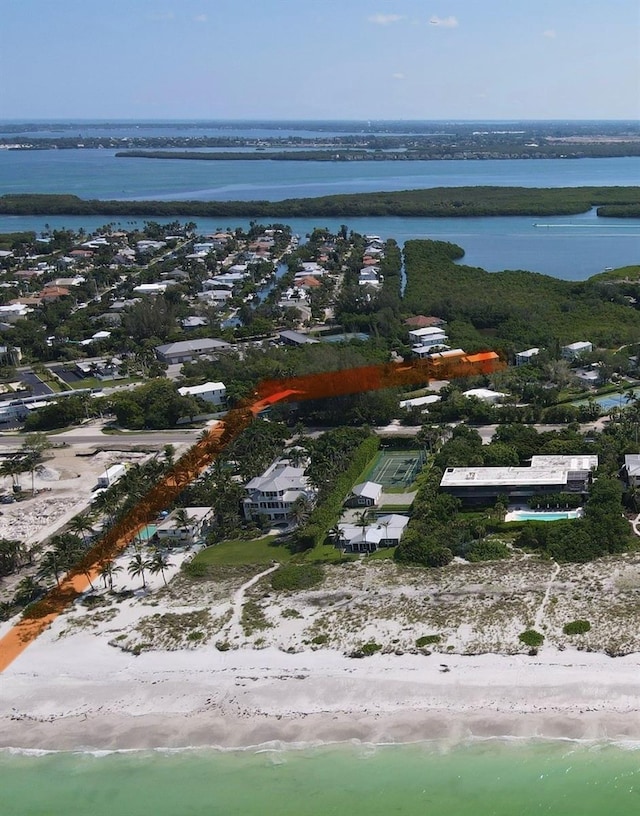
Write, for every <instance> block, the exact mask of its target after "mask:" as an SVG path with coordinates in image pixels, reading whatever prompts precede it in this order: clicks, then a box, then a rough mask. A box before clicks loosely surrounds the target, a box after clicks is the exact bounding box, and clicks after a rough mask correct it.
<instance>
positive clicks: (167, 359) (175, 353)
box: [155, 337, 232, 365]
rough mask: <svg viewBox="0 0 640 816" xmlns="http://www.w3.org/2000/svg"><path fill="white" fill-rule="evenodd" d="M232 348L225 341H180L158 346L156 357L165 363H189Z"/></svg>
mask: <svg viewBox="0 0 640 816" xmlns="http://www.w3.org/2000/svg"><path fill="white" fill-rule="evenodd" d="M230 348H232V346H231V345H230V344H229V343H226V342H225V341H224V340H216V339H214V338H212V337H203V338H202V339H201V340H180V341H178V342H177V343H165V344H164V345H162V346H156V348H155V352H156V357H157V358H158V359H159V360H161V361H162V362H163V363H168V364H169V365H171V364H173V363H188V362H190V361H191V360H196V359H197V358H198V357H202V356H203V355H206V354H215V353H216V352H219V351H227V350H228V349H230Z"/></svg>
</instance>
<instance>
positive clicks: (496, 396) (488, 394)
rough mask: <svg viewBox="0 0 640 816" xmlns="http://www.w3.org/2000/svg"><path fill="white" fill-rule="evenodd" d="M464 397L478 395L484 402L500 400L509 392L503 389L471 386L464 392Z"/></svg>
mask: <svg viewBox="0 0 640 816" xmlns="http://www.w3.org/2000/svg"><path fill="white" fill-rule="evenodd" d="M462 396H463V397H476V398H477V399H479V400H482V401H483V402H492V403H493V402H500V400H501V399H504V398H505V397H506V396H507V394H503V393H502V391H492V390H491V389H490V388H470V389H469V390H468V391H463V392H462Z"/></svg>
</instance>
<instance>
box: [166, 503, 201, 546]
mask: <svg viewBox="0 0 640 816" xmlns="http://www.w3.org/2000/svg"><path fill="white" fill-rule="evenodd" d="M183 509H184V514H185V515H186V522H187V523H186V524H183V523H182V522H181V516H182V513H181V512H180V510H173V511H172V512H171V513H169V515H168V516H167V517H166V518H165V519H164V520H163V521H162V522H160V524H158V526H157V528H156V532H155V535H156V536H157V538H158V540H159V541H160V542H162V543H164V544H169V545H176V544H177V545H181V544H182V545H184V544H193V543H194V542H195V541H197V540H198V539H200V538H202V537H203V536H204V534H205V532H206V528H207V525H208V523H209V520H210V519H211V515H212V512H213V508H211V507H185V508H183Z"/></svg>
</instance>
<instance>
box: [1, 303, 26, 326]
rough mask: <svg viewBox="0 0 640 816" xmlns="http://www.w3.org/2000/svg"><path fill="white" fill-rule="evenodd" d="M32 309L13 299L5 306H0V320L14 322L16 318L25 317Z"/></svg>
mask: <svg viewBox="0 0 640 816" xmlns="http://www.w3.org/2000/svg"><path fill="white" fill-rule="evenodd" d="M30 311H32V310H31V309H30V308H29V307H28V306H27V304H26V303H21V302H20V301H19V300H14V301H13V303H8V304H7V305H6V306H0V321H2V322H3V323H15V322H16V321H17V320H22V319H23V318H25V317H26V316H27V315H28V314H29V312H30Z"/></svg>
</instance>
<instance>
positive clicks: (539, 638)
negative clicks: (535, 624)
mask: <svg viewBox="0 0 640 816" xmlns="http://www.w3.org/2000/svg"><path fill="white" fill-rule="evenodd" d="M518 640H519V641H520V642H521V643H524V645H525V646H528V647H529V648H530V649H535V650H538V649H539V648H540V646H542V644H543V643H544V635H543V634H541V633H540V632H537V631H536V630H535V629H527V630H526V631H525V632H522V633H521V634H519V635H518Z"/></svg>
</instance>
